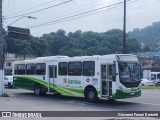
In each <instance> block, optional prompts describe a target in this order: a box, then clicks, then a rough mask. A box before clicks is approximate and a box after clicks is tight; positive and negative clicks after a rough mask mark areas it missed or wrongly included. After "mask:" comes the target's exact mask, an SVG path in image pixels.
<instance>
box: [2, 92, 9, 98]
mask: <svg viewBox="0 0 160 120" xmlns="http://www.w3.org/2000/svg"><path fill="white" fill-rule="evenodd" d="M0 97H9V95H8V94H7V93H3V94H2V95H1V96H0Z"/></svg>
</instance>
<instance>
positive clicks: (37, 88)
mask: <svg viewBox="0 0 160 120" xmlns="http://www.w3.org/2000/svg"><path fill="white" fill-rule="evenodd" d="M40 91H41V90H40V88H39V87H36V90H35V92H36V94H37V95H39V94H40Z"/></svg>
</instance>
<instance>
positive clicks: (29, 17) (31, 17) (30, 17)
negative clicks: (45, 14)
mask: <svg viewBox="0 0 160 120" xmlns="http://www.w3.org/2000/svg"><path fill="white" fill-rule="evenodd" d="M25 17H26V18H28V19H37V18H36V17H33V16H22V17H20V18H18V19H17V20H15V21H14V22H12V23H10V24H9V25H8V26H10V25H12V24H14V23H16V22H17V21H19V20H20V19H22V18H25Z"/></svg>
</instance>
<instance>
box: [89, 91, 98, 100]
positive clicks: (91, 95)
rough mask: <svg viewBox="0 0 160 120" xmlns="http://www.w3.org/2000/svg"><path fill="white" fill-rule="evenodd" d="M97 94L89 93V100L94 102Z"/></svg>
mask: <svg viewBox="0 0 160 120" xmlns="http://www.w3.org/2000/svg"><path fill="white" fill-rule="evenodd" d="M95 96H96V95H95V93H94V91H90V92H89V93H88V98H89V100H91V101H92V100H94V98H95Z"/></svg>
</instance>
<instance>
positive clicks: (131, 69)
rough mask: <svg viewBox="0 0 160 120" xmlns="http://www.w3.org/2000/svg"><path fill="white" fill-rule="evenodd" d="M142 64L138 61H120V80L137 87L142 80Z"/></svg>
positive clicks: (128, 85)
mask: <svg viewBox="0 0 160 120" xmlns="http://www.w3.org/2000/svg"><path fill="white" fill-rule="evenodd" d="M140 76H141V75H140V65H139V64H138V63H136V62H119V77H120V82H121V83H122V84H123V85H124V86H126V87H137V86H138V85H139V84H140V82H141V79H140Z"/></svg>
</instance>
